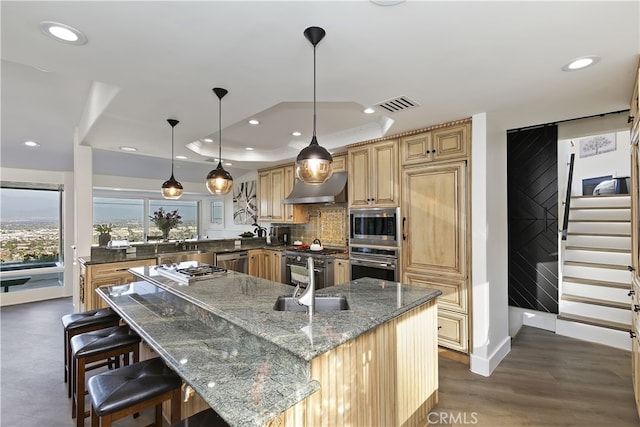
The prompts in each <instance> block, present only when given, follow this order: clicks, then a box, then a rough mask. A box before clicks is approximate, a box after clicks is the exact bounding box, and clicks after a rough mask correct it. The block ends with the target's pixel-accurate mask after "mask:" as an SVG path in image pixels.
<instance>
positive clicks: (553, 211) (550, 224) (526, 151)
mask: <svg viewBox="0 0 640 427" xmlns="http://www.w3.org/2000/svg"><path fill="white" fill-rule="evenodd" d="M557 142H558V128H557V126H555V125H546V126H543V127H539V128H535V129H528V130H517V131H509V132H508V134H507V180H508V183H507V197H508V220H509V305H512V306H515V307H522V308H528V309H533V310H538V311H546V312H549V313H558V166H557V164H558V149H557V145H558V144H557Z"/></svg>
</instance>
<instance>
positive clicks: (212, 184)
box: [206, 87, 233, 196]
mask: <svg viewBox="0 0 640 427" xmlns="http://www.w3.org/2000/svg"><path fill="white" fill-rule="evenodd" d="M213 92H214V93H215V94H216V95H217V96H218V106H219V108H218V126H219V139H220V140H219V141H218V142H219V144H220V147H219V149H218V166H217V167H216V168H215V169H214V170H212V171H211V172H209V174H208V175H207V181H206V184H207V190H209V193H211V194H213V195H214V196H224V195H225V194H228V193H229V192H230V191H231V188H232V187H233V178H231V174H230V173H229V172H227V171H226V170H224V168H223V167H222V98H223V97H224V96H225V95H226V94H227V93H228V91H227V90H226V89H222V88H220V87H216V88H213Z"/></svg>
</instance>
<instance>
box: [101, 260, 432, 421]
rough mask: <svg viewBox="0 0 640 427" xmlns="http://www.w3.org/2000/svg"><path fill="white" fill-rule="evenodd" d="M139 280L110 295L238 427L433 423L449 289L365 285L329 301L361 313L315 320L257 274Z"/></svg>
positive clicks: (333, 291)
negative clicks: (444, 294)
mask: <svg viewBox="0 0 640 427" xmlns="http://www.w3.org/2000/svg"><path fill="white" fill-rule="evenodd" d="M131 272H132V273H133V274H134V275H136V276H137V277H139V278H140V279H142V280H141V281H139V282H135V283H130V284H126V285H119V286H107V287H102V288H99V289H98V294H99V295H100V296H101V297H102V298H104V299H105V301H107V302H108V304H109V305H111V306H112V307H113V308H114V309H115V310H116V311H117V312H118V313H120V314H121V315H122V317H123V319H124V320H125V321H126V322H127V323H128V324H129V325H130V326H131V327H132V328H133V329H134V330H136V331H137V332H138V333H139V334H140V335H141V336H142V338H143V340H144V341H145V342H147V343H148V344H149V345H150V346H151V348H152V349H153V350H154V351H155V352H157V353H158V354H159V355H160V356H161V357H162V358H163V359H164V360H165V361H166V362H167V364H168V365H169V366H171V367H172V368H173V369H174V370H175V371H176V372H177V373H178V374H180V376H181V377H182V378H183V379H184V380H185V382H186V383H187V384H188V385H190V386H191V387H192V388H193V389H194V390H195V391H196V393H198V394H199V395H200V397H201V398H202V399H203V400H204V401H205V402H206V403H207V404H208V405H209V406H211V407H212V408H213V409H214V410H215V411H216V412H218V414H220V415H221V416H222V417H223V418H224V419H225V420H226V421H227V422H228V423H229V424H230V425H232V426H304V425H307V426H321V425H325V426H334V425H353V426H360V425H380V426H391V425H398V426H400V425H403V426H404V425H406V426H410V425H422V424H424V420H425V418H426V415H427V414H428V412H429V410H430V409H431V408H432V407H433V405H435V403H436V402H437V336H436V335H437V326H436V324H437V323H436V316H437V313H436V309H437V307H436V297H437V296H438V295H439V294H440V292H439V291H437V290H432V289H425V288H418V287H412V286H406V285H401V284H399V283H395V282H385V281H380V280H377V279H368V278H367V279H359V280H355V281H352V282H349V283H346V284H343V285H340V286H334V287H330V288H325V289H322V290H319V291H318V292H317V295H318V296H322V295H342V296H345V297H346V298H347V301H348V303H349V310H344V311H335V312H328V313H316V314H315V315H314V316H313V318H312V319H310V318H309V316H308V315H307V314H306V313H301V312H280V311H275V310H273V306H274V303H275V300H276V298H277V297H278V296H281V295H290V294H291V292H292V289H293V288H292V287H290V286H287V285H283V284H280V283H275V282H271V281H267V280H264V279H260V278H256V277H253V276H249V275H246V274H242V273H236V272H231V271H230V272H228V273H227V274H226V275H223V276H222V277H216V278H211V279H206V280H201V281H197V282H194V283H191V284H190V285H184V284H180V283H179V282H177V281H174V280H171V279H169V278H167V277H164V276H162V275H160V274H158V273H157V271H156V269H155V268H154V267H140V268H134V269H131ZM183 415H188V414H183Z"/></svg>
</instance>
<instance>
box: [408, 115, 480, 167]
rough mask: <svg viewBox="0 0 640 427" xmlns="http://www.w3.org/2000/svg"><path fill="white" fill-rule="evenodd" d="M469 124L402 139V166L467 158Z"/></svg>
mask: <svg viewBox="0 0 640 427" xmlns="http://www.w3.org/2000/svg"><path fill="white" fill-rule="evenodd" d="M470 134H471V124H469V123H463V124H459V125H454V126H447V127H444V128H440V129H434V130H431V131H428V132H424V133H420V134H417V135H411V136H407V137H404V138H402V139H401V140H400V157H401V162H402V164H403V165H411V164H422V163H425V162H436V161H443V160H452V159H460V158H462V159H464V158H467V156H468V149H469V144H468V141H469V137H470Z"/></svg>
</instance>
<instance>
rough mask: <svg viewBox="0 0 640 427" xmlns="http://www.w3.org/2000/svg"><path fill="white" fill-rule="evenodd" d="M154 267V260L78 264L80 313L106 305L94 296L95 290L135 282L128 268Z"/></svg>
mask: <svg viewBox="0 0 640 427" xmlns="http://www.w3.org/2000/svg"><path fill="white" fill-rule="evenodd" d="M151 265H156V259H155V258H152V259H143V260H136V261H122V262H108V263H104V264H88V265H87V264H85V263H82V262H81V263H80V281H79V283H80V289H79V293H78V295H79V297H80V311H86V310H94V309H96V308H105V307H107V303H106V302H104V300H103V299H102V298H100V297H99V296H98V295H97V294H96V289H97V288H99V287H100V286H107V285H124V284H127V283H131V282H133V281H135V280H136V279H135V277H134V276H133V275H132V274H131V273H129V272H128V270H129V269H130V268H134V267H145V266H151Z"/></svg>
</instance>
